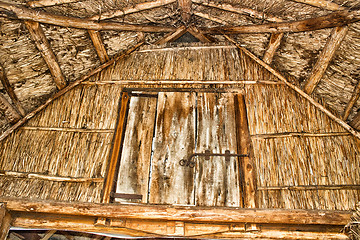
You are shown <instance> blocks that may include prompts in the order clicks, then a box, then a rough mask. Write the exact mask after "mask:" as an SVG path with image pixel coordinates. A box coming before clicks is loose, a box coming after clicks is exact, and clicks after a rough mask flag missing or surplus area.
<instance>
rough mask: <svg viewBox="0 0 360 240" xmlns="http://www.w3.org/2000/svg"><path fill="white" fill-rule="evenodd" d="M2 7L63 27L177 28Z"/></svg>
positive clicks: (13, 14)
mask: <svg viewBox="0 0 360 240" xmlns="http://www.w3.org/2000/svg"><path fill="white" fill-rule="evenodd" d="M0 8H2V9H3V10H2V11H6V15H8V16H11V17H12V18H17V19H21V20H31V21H35V22H40V23H46V24H51V25H57V26H61V27H71V28H81V29H90V30H117V31H135V32H172V31H175V30H176V28H173V27H163V26H144V25H133V24H125V23H118V22H97V21H94V20H89V19H82V18H75V17H66V16H61V15H55V14H51V13H47V12H43V11H38V10H34V9H29V8H26V7H23V6H22V5H15V4H10V3H6V2H2V1H0Z"/></svg>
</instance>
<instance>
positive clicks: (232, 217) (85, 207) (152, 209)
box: [0, 197, 352, 225]
mask: <svg viewBox="0 0 360 240" xmlns="http://www.w3.org/2000/svg"><path fill="white" fill-rule="evenodd" d="M0 201H1V202H4V203H6V207H7V209H8V211H10V213H11V212H23V213H46V214H58V215H59V216H92V217H104V218H115V219H143V220H154V221H156V220H160V221H186V222H203V223H205V222H207V223H269V224H270V223H271V224H300V225H308V224H311V225H313V224H319V225H345V224H347V223H348V222H349V220H350V216H351V214H352V212H351V211H326V210H299V209H246V208H226V207H194V206H172V205H147V204H131V205H128V204H124V205H123V204H103V203H75V202H72V203H69V202H61V201H58V202H57V201H35V200H26V199H15V198H6V197H1V198H0Z"/></svg>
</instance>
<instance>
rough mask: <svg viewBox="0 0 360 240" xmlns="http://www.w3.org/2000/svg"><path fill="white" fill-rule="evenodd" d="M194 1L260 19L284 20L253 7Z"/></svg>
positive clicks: (194, 0)
mask: <svg viewBox="0 0 360 240" xmlns="http://www.w3.org/2000/svg"><path fill="white" fill-rule="evenodd" d="M193 3H197V4H200V5H203V6H208V7H213V8H217V9H221V10H224V11H228V12H233V13H237V14H247V15H249V16H251V17H255V18H258V19H263V20H266V21H269V22H282V21H283V20H282V19H281V18H277V17H273V16H270V15H267V14H264V13H263V12H258V11H256V10H254V9H251V8H243V7H234V6H232V5H230V4H227V3H221V4H219V3H218V2H213V1H208V0H193Z"/></svg>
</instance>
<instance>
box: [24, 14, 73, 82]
mask: <svg viewBox="0 0 360 240" xmlns="http://www.w3.org/2000/svg"><path fill="white" fill-rule="evenodd" d="M25 26H26V27H27V29H28V30H29V32H30V36H31V39H32V40H33V41H34V43H35V45H36V47H37V48H38V49H39V51H40V53H41V56H42V57H43V59H44V60H45V63H46V65H47V66H48V68H49V70H50V73H51V76H52V78H53V79H54V82H55V84H56V86H57V88H58V89H62V88H64V87H65V86H66V85H67V83H66V80H65V77H64V75H63V73H62V71H61V69H60V66H59V63H58V61H57V59H56V56H55V54H54V52H53V51H52V49H51V46H50V43H49V42H48V40H47V39H46V36H45V33H44V31H43V30H42V27H41V26H40V24H39V23H38V22H34V21H25Z"/></svg>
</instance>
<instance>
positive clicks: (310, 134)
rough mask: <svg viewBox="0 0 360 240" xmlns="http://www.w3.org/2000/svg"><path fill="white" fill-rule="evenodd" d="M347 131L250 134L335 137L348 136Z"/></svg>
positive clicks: (264, 136) (254, 136) (268, 136)
mask: <svg viewBox="0 0 360 240" xmlns="http://www.w3.org/2000/svg"><path fill="white" fill-rule="evenodd" d="M349 135H351V133H349V132H329V133H306V132H284V133H265V134H254V135H251V138H252V139H270V138H285V137H336V136H349Z"/></svg>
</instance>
